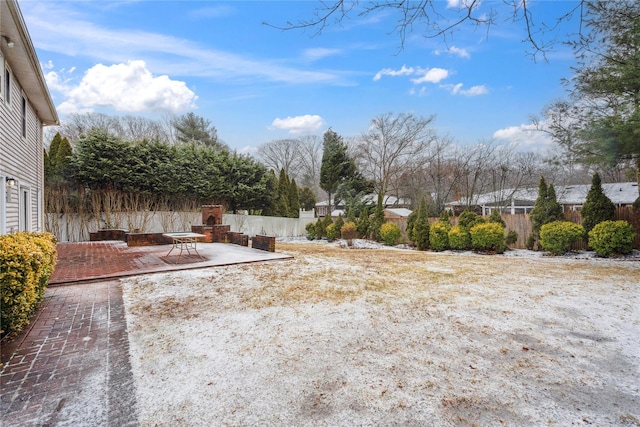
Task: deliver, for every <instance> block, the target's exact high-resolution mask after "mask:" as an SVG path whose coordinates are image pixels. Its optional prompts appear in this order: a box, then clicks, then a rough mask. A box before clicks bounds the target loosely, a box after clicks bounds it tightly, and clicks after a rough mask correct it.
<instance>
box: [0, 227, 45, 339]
mask: <svg viewBox="0 0 640 427" xmlns="http://www.w3.org/2000/svg"><path fill="white" fill-rule="evenodd" d="M56 257H57V254H56V245H55V237H54V236H53V235H52V234H50V233H27V232H21V233H15V234H7V235H3V236H0V307H1V310H0V334H1V335H2V336H4V335H9V334H11V335H13V334H16V333H18V332H19V331H20V330H21V329H22V328H23V327H24V326H25V325H27V324H28V323H29V318H30V316H31V315H32V314H33V312H34V311H35V310H36V308H37V307H38V304H39V303H40V302H41V301H42V300H43V299H44V292H45V289H46V286H47V283H48V282H49V277H51V274H52V273H53V269H54V267H55V263H56Z"/></svg>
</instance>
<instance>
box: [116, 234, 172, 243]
mask: <svg viewBox="0 0 640 427" xmlns="http://www.w3.org/2000/svg"><path fill="white" fill-rule="evenodd" d="M172 243H173V239H171V237H166V236H163V235H162V233H128V234H127V246H154V245H170V244H172Z"/></svg>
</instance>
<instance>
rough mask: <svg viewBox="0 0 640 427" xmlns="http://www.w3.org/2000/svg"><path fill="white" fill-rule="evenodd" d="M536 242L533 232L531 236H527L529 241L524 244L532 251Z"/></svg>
mask: <svg viewBox="0 0 640 427" xmlns="http://www.w3.org/2000/svg"><path fill="white" fill-rule="evenodd" d="M535 244H536V238H535V236H534V235H533V233H531V234H529V237H527V241H526V242H525V243H524V246H525V247H526V248H527V249H529V250H530V251H532V250H533V247H534V246H535Z"/></svg>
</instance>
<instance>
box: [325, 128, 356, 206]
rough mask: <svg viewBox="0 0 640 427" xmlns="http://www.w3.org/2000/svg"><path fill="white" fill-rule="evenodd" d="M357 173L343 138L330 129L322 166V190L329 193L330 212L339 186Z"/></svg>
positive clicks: (326, 138) (326, 134) (326, 133)
mask: <svg viewBox="0 0 640 427" xmlns="http://www.w3.org/2000/svg"><path fill="white" fill-rule="evenodd" d="M355 172H356V164H355V161H354V160H353V159H352V158H350V157H349V154H348V153H347V146H346V145H345V143H344V142H343V141H342V137H341V136H339V135H338V134H337V133H336V132H334V131H333V130H331V129H329V130H327V131H326V132H325V133H324V142H323V151H322V164H321V165H320V188H322V189H323V190H324V191H326V192H327V196H328V200H329V207H328V208H329V212H331V210H332V209H333V208H332V204H333V200H332V198H333V196H334V195H335V193H336V191H337V190H338V186H339V185H340V184H341V183H342V182H343V181H344V180H345V179H346V178H349V177H351V176H352V175H353V174H354V173H355Z"/></svg>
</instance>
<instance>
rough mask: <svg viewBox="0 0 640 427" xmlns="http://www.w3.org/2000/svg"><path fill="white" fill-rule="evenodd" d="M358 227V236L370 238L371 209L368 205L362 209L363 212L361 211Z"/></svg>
mask: <svg viewBox="0 0 640 427" xmlns="http://www.w3.org/2000/svg"><path fill="white" fill-rule="evenodd" d="M356 228H357V231H358V237H360V238H361V239H367V238H369V233H370V230H369V228H370V224H369V209H367V207H366V206H365V208H364V209H363V210H362V213H360V217H359V218H358V222H357V223H356Z"/></svg>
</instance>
